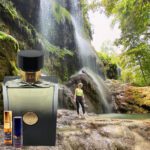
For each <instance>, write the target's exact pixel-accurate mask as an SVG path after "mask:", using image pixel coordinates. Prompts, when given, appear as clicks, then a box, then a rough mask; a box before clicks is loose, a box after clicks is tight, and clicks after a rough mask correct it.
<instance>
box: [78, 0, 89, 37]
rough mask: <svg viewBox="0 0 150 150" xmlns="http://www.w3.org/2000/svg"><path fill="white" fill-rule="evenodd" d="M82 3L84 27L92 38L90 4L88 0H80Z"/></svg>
mask: <svg viewBox="0 0 150 150" xmlns="http://www.w3.org/2000/svg"><path fill="white" fill-rule="evenodd" d="M80 5H81V9H82V13H83V21H84V29H85V32H86V34H87V36H88V37H90V38H91V39H92V32H91V24H90V22H89V16H88V11H89V5H88V2H87V0H80Z"/></svg>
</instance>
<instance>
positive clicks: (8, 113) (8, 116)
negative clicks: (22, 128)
mask: <svg viewBox="0 0 150 150" xmlns="http://www.w3.org/2000/svg"><path fill="white" fill-rule="evenodd" d="M11 121H12V111H4V123H10V122H11Z"/></svg>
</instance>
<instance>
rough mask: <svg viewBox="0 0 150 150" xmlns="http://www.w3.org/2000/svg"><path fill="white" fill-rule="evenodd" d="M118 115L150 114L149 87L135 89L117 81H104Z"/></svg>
mask: <svg viewBox="0 0 150 150" xmlns="http://www.w3.org/2000/svg"><path fill="white" fill-rule="evenodd" d="M105 83H106V85H107V87H108V88H109V90H110V92H111V93H112V99H113V107H114V110H115V111H116V112H118V113H128V114H131V113H132V114H133V113H150V87H149V86H147V87H136V86H132V85H130V84H127V83H121V82H120V81H119V80H106V81H105Z"/></svg>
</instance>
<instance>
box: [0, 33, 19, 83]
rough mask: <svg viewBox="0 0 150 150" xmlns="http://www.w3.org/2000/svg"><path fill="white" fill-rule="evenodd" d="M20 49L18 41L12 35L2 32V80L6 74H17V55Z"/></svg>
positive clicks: (0, 52)
mask: <svg viewBox="0 0 150 150" xmlns="http://www.w3.org/2000/svg"><path fill="white" fill-rule="evenodd" d="M18 50H19V45H18V42H17V40H16V39H15V38H13V37H12V36H10V35H8V34H6V33H4V32H0V70H1V71H0V81H2V80H3V78H4V76H5V75H16V74H17V73H18V69H17V67H16V55H17V52H18Z"/></svg>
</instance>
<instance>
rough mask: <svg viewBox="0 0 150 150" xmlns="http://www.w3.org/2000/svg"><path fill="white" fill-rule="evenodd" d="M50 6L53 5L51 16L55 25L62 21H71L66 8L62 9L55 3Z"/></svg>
mask: <svg viewBox="0 0 150 150" xmlns="http://www.w3.org/2000/svg"><path fill="white" fill-rule="evenodd" d="M52 4H53V6H52V14H53V16H54V17H55V20H56V21H57V23H59V24H60V23H61V22H62V21H64V20H68V21H71V16H70V13H69V11H68V10H67V9H66V8H64V7H63V6H61V5H60V4H58V3H57V2H53V3H52Z"/></svg>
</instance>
